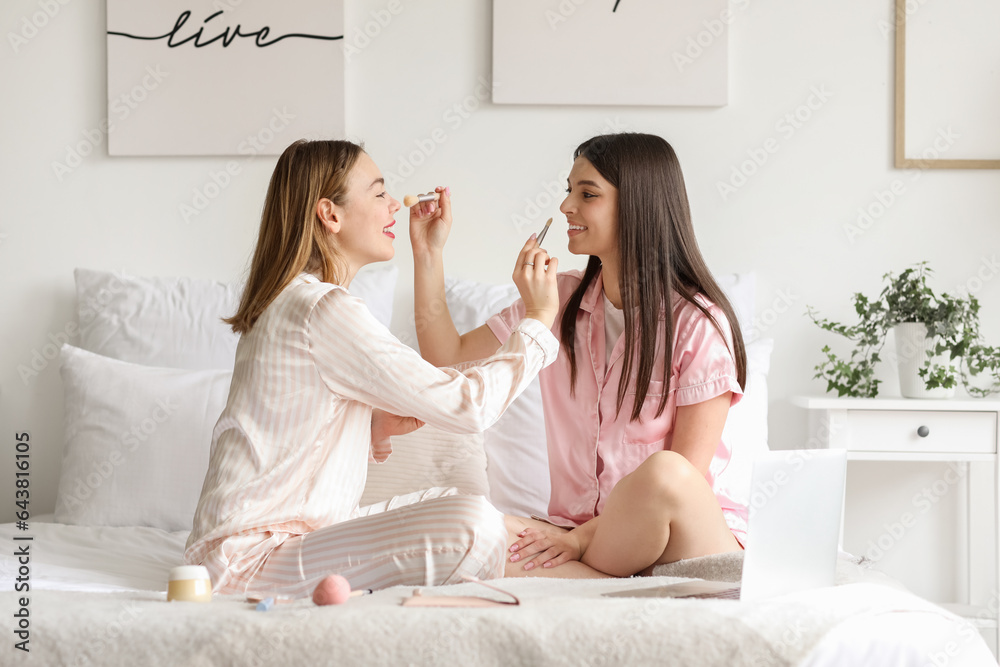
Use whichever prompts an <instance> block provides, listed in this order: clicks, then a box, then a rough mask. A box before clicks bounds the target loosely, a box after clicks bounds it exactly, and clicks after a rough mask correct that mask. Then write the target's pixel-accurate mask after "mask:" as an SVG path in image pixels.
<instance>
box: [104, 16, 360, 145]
mask: <svg viewBox="0 0 1000 667" xmlns="http://www.w3.org/2000/svg"><path fill="white" fill-rule="evenodd" d="M107 7H108V33H109V34H108V39H107V41H108V119H107V120H108V128H107V132H108V152H109V153H110V154H111V155H245V156H253V155H258V154H264V155H277V154H280V153H281V152H282V150H284V148H285V147H286V146H287V145H288V144H289V143H291V142H292V141H294V140H295V139H299V138H303V137H305V138H338V137H342V136H343V133H344V52H343V39H342V37H343V32H344V18H343V17H344V11H343V0H295V1H294V2H287V3H286V2H282V3H278V2H269V1H267V0H185V1H184V2H178V1H177V0H107ZM185 11H189V12H190V15H189V17H188V18H187V20H186V22H185V23H184V24H183V25H182V26H181V27H180V28H179V29H178V30H177V32H176V33H175V36H174V37H173V39H172V41H173V43H174V44H179V43H180V42H182V41H183V40H185V39H187V38H189V37H192V36H194V35H195V34H196V33H197V32H198V30H201V31H202V34H201V36H200V37H198V38H197V39H196V40H192V41H188V42H187V43H184V44H180V45H177V46H175V47H173V48H171V47H170V46H168V39H158V40H151V39H150V40H139V39H132V38H128V37H123V36H120V35H115V34H111V33H112V32H124V33H128V34H130V35H136V36H146V37H155V36H162V35H166V34H167V33H170V32H171V31H173V30H174V28H175V26H176V25H177V23H178V21H179V19H180V18H181V15H182V13H183V12H185ZM220 12H221V13H220ZM237 27H238V29H239V31H240V32H241V33H242V34H244V35H246V34H248V33H258V32H259V31H260V30H262V29H263V28H265V27H267V28H268V30H267V32H266V33H265V34H264V35H263V36H262V37H261V38H258V37H256V35H254V36H251V37H243V36H239V37H236V36H235V33H236V30H237ZM227 30H228V37H227V38H226V39H225V40H223V39H220V40H218V41H216V42H214V43H211V44H207V45H205V46H202V47H198V46H195V44H196V43H202V44H204V43H206V42H208V41H209V40H211V39H212V38H213V37H217V36H219V35H222V34H224V33H226V31H227ZM294 34H305V35H315V36H322V37H341V39H336V40H330V39H323V40H321V39H313V38H304V37H286V38H284V39H279V38H281V37H283V36H285V35H294ZM224 41H228V42H229V44H228V46H224V45H223V42H224ZM258 42H259V43H260V44H267V45H266V46H259V45H258ZM270 42H273V43H270Z"/></svg>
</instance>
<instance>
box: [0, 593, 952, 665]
mask: <svg viewBox="0 0 1000 667" xmlns="http://www.w3.org/2000/svg"><path fill="white" fill-rule="evenodd" d="M676 581H678V579H677V578H673V577H652V578H643V579H628V580H587V581H583V580H575V581H569V580H543V579H529V580H524V579H521V580H504V581H500V582H496V583H497V584H498V585H499V586H501V587H502V588H504V589H506V590H509V591H511V592H513V593H514V594H516V595H517V596H519V597H520V598H521V605H520V606H518V607H507V608H499V607H493V608H484V609H444V608H414V607H402V606H400V602H401V600H402V599H403V598H404V597H408V596H409V595H411V593H412V588H403V587H396V588H391V589H386V590H384V591H380V592H377V593H375V594H374V595H369V596H365V597H362V598H354V599H352V600H351V601H350V602H348V603H347V604H345V605H342V606H339V607H317V606H315V605H313V604H312V602H311V601H308V600H301V601H296V602H293V603H287V604H280V605H278V606H276V607H275V608H274V609H273V610H271V611H269V612H258V611H255V610H254V607H253V605H251V604H247V603H246V602H244V601H242V600H238V599H235V598H226V597H217V598H216V599H215V600H214V601H213V602H211V603H208V604H199V603H184V602H170V603H168V602H166V599H165V594H164V593H156V592H122V593H103V594H100V593H85V592H68V591H37V592H33V593H32V595H31V602H30V611H31V625H30V633H31V635H30V636H31V639H30V644H29V647H30V654H28V655H23V656H22V655H17V656H16V657H17V660H15V661H13V662H11V661H10V656H11V654H12V653H15V654H17V653H19V652H18V651H12V650H4V651H3V652H2V655H3V656H5V657H4V658H3V659H2V660H0V662H3V663H4V664H14V663H16V664H19V665H46V666H48V667H55V666H81V667H82V666H84V665H94V664H98V665H108V666H116V665H123V666H128V667H134V666H136V665H145V666H148V667H160V666H166V665H186V666H188V667H207V666H208V665H230V664H235V665H309V666H312V665H325V664H330V665H386V666H393V667H395V666H397V665H442V664H446V665H498V666H499V665H503V666H504V667H509V666H510V665H546V666H548V665H583V664H586V665H614V666H616V667H617V666H625V665H628V666H631V665H654V664H655V665H678V666H680V665H697V666H699V667H704V666H709V667H712V666H718V667H732V666H740V665H748V666H749V665H794V664H797V663H799V662H800V661H801V660H802V658H803V657H804V656H805V655H806V654H807V653H808V652H809V651H810V650H811V649H812V648H813V647H814V646H815V645H816V643H817V642H818V641H819V640H820V639H821V638H822V637H823V635H824V634H826V633H827V631H828V630H830V629H831V628H832V627H834V626H835V625H836V624H837V623H839V622H840V621H842V620H844V619H846V618H849V617H855V618H856V617H857V616H859V615H872V616H875V615H879V614H884V613H889V612H892V611H894V610H927V611H932V612H941V613H943V612H942V610H940V608H938V607H936V606H935V605H932V604H931V603H929V602H925V601H923V600H921V599H920V598H918V597H916V596H913V595H911V594H909V593H907V592H905V591H902V590H898V589H894V588H890V587H887V586H882V585H878V584H871V583H852V584H845V585H842V586H836V587H833V588H828V589H822V590H818V591H812V592H809V593H802V594H795V595H789V596H784V597H781V598H777V599H774V600H769V601H765V602H760V603H752V604H747V603H740V602H735V601H728V600H691V599H688V600H679V599H664V598H608V597H603V596H602V595H601V594H602V593H604V592H610V591H617V590H622V589H625V588H642V587H647V586H653V585H663V584H667V583H674V582H676ZM483 592H485V593H487V594H488V595H489V594H490V593H489V591H487V590H486V589H484V588H482V587H480V586H478V585H476V584H462V585H459V586H449V587H438V588H436V589H425V594H432V593H433V594H442V593H448V594H471V595H481V594H482V593H483ZM16 604H17V602H16V596H15V595H14V594H12V593H3V594H0V608H2V609H6V610H11V609H15V608H16V606H15V605H16ZM8 614H9V612H8ZM8 618H9V615H8ZM8 641H10V638H9V635H8ZM9 648H10V647H8V649H9ZM22 658H24V659H22Z"/></svg>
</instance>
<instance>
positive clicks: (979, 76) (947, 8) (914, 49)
mask: <svg viewBox="0 0 1000 667" xmlns="http://www.w3.org/2000/svg"><path fill="white" fill-rule="evenodd" d="M907 7H908V14H907V16H906V73H905V76H906V151H905V154H906V156H907V157H910V158H916V159H921V158H934V159H943V160H959V159H980V160H982V159H986V160H996V159H1000V2H997V1H996V0H948V1H947V2H927V3H920V4H917V3H914V4H913V5H912V6H911V5H910V4H909V3H907Z"/></svg>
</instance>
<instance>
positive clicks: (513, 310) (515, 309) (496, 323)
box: [486, 299, 525, 345]
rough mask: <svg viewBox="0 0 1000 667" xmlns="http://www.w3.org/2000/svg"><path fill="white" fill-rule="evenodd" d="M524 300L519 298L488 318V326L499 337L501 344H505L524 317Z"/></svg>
mask: <svg viewBox="0 0 1000 667" xmlns="http://www.w3.org/2000/svg"><path fill="white" fill-rule="evenodd" d="M524 313H525V308H524V301H522V300H521V299H518V300H517V301H515V302H514V303H512V304H510V305H509V306H507V307H506V308H504V309H503V310H501V311H500V312H499V313H497V314H496V315H494V316H493V317H491V318H490V319H488V320H486V326H488V327H489V328H490V331H492V332H493V335H494V336H496V337H497V340H498V341H500V344H501V345H503V344H504V343H506V342H507V339H508V338H510V335H511V334H512V333H514V329H515V328H516V327H517V325H518V324H519V323H520V322H521V320H523V319H524Z"/></svg>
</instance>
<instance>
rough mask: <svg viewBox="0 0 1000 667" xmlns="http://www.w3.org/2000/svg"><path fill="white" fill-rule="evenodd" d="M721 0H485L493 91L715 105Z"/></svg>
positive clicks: (720, 67)
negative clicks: (489, 4) (489, 11)
mask: <svg viewBox="0 0 1000 667" xmlns="http://www.w3.org/2000/svg"><path fill="white" fill-rule="evenodd" d="M734 18H735V17H734V13H733V12H732V10H730V9H729V4H728V2H727V1H726V0H561V1H559V2H556V1H539V0H494V2H493V101H494V102H496V103H512V104H614V105H622V104H627V105H685V106H723V105H725V104H727V102H728V67H727V65H728V50H729V47H728V44H729V26H730V24H731V23H732V21H733V20H734Z"/></svg>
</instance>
